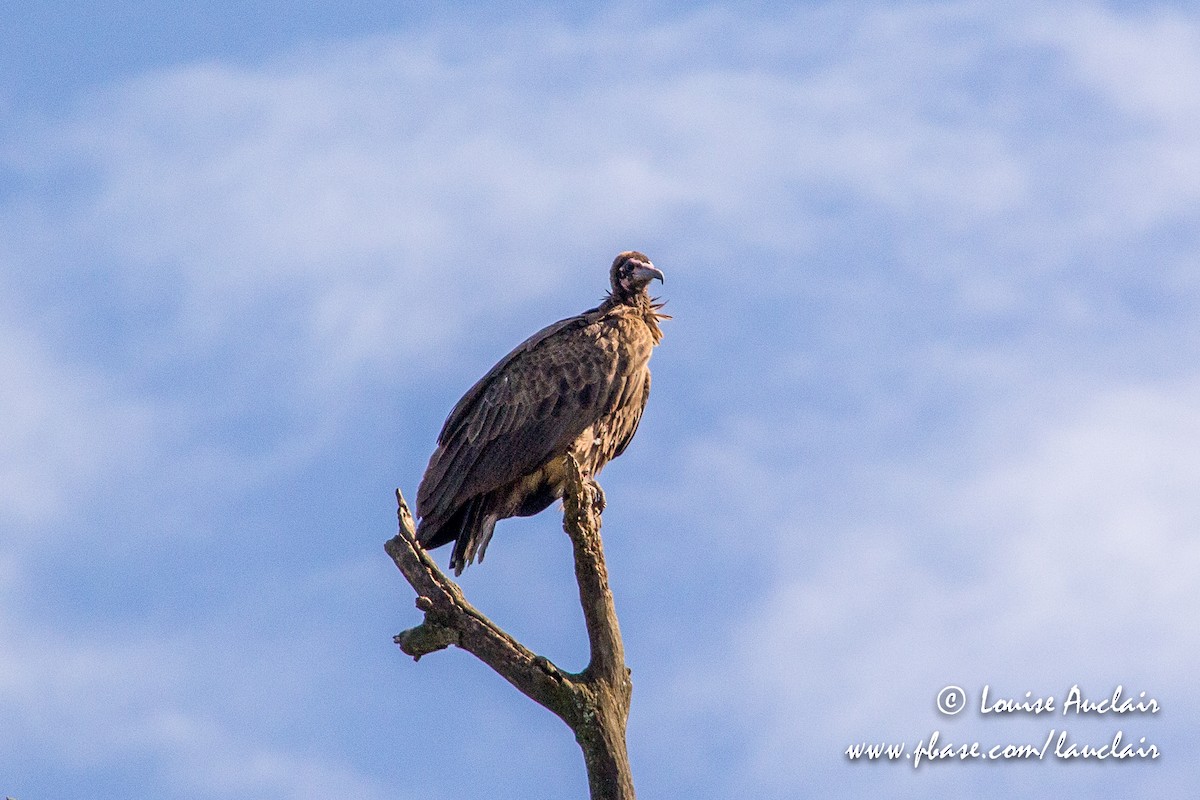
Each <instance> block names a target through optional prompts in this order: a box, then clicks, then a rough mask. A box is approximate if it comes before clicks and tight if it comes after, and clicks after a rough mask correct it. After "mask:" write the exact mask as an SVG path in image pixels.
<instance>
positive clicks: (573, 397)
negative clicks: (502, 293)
mask: <svg viewBox="0 0 1200 800" xmlns="http://www.w3.org/2000/svg"><path fill="white" fill-rule="evenodd" d="M598 318H599V314H598V313H597V312H596V311H591V312H586V313H584V314H581V315H579V316H578V317H571V318H569V319H565V320H562V321H561V322H557V323H555V324H554V325H551V326H549V327H547V328H544V329H543V330H541V331H539V332H538V333H536V334H534V335H533V336H531V337H530V338H529V339H527V340H525V341H524V342H523V343H521V344H520V345H519V346H518V347H517V348H516V349H514V350H513V351H512V352H511V353H509V354H508V355H507V356H505V357H504V358H503V359H501V361H500V362H499V363H498V364H496V366H494V367H492V369H491V370H490V371H489V372H488V373H487V375H485V376H483V378H481V379H480V380H479V382H478V383H476V384H475V385H474V386H472V387H471V389H470V390H469V391H468V392H467V393H466V395H464V396H463V398H462V399H461V400H460V401H459V402H458V404H457V405H456V406H455V407H454V410H453V411H451V412H450V416H449V417H448V418H447V420H446V424H445V425H444V426H443V427H442V432H441V434H440V435H439V436H438V447H437V449H436V450H435V451H434V453H433V456H432V457H431V458H430V459H429V466H428V468H427V469H426V470H425V477H424V478H422V480H421V486H420V488H419V489H418V491H417V511H418V513H419V514H420V515H421V516H422V517H430V516H443V515H448V514H450V513H452V512H453V511H454V509H455V508H456V507H457V506H459V505H460V504H461V503H462V502H464V501H465V500H467V499H469V498H471V497H474V496H476V495H479V494H482V493H484V492H488V491H491V490H493V489H496V488H498V487H500V486H503V485H505V484H507V483H509V482H511V481H513V480H515V479H517V478H519V477H521V476H522V475H525V474H527V473H529V472H531V471H532V470H534V469H536V468H538V467H539V466H541V465H542V464H543V463H545V461H546V460H547V459H549V458H550V457H551V456H553V455H555V454H556V453H559V452H566V449H567V447H569V446H570V444H571V442H573V441H574V440H575V439H576V438H577V437H578V436H579V435H580V434H581V433H583V431H584V430H586V429H587V427H588V426H589V425H591V424H592V423H593V422H595V421H596V419H597V418H598V417H599V415H600V412H601V410H602V409H603V408H604V406H605V404H606V403H607V401H608V397H609V394H610V392H611V391H612V389H613V387H612V384H613V381H614V374H615V372H616V356H615V354H614V353H613V351H612V350H611V349H606V348H603V347H600V346H599V339H600V337H601V336H602V331H600V330H599V327H601V326H599V325H596V324H595V323H597V321H598Z"/></svg>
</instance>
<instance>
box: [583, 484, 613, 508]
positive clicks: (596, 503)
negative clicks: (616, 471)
mask: <svg viewBox="0 0 1200 800" xmlns="http://www.w3.org/2000/svg"><path fill="white" fill-rule="evenodd" d="M587 482H588V485H589V486H591V487H592V490H593V491H594V492H595V494H593V495H592V506H593V507H594V508H595V509H596V511H597V513H600V514H603V513H604V509H605V507H606V506H608V500H607V499H606V498H605V497H604V490H603V489H601V488H600V484H599V482H597V480H596V479H595V478H591V477H589V478H588V479H587Z"/></svg>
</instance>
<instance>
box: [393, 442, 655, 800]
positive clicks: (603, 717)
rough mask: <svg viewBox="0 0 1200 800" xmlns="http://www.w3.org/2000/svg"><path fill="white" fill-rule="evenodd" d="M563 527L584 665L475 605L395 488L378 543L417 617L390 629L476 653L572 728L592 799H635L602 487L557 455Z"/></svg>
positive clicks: (418, 646) (416, 643)
mask: <svg viewBox="0 0 1200 800" xmlns="http://www.w3.org/2000/svg"><path fill="white" fill-rule="evenodd" d="M565 458H566V462H567V463H566V466H567V470H566V473H567V487H566V492H565V493H564V496H563V529H564V530H565V531H566V532H567V535H568V536H570V537H571V543H572V546H573V550H574V554H575V578H576V580H577V582H578V584H579V601H580V604H581V605H582V607H583V617H584V624H585V626H586V628H587V635H588V643H589V645H590V651H591V657H590V659H589V661H588V665H587V667H585V668H584V670H583V671H582V672H579V673H571V672H565V671H563V670H560V669H559V668H558V667H557V666H555V665H554V663H553V662H551V661H550V660H549V659H548V658H546V657H545V656H541V655H538V654H536V653H534V652H532V651H531V650H529V649H528V648H527V647H525V646H524V645H522V644H521V643H520V642H518V641H517V640H516V639H515V638H513V637H512V636H511V635H510V634H509V633H507V632H506V631H505V630H503V629H502V628H500V627H499V626H498V625H496V624H495V623H494V622H492V621H491V620H490V619H488V618H487V617H486V616H485V615H484V614H483V613H481V612H480V611H479V610H478V609H476V608H475V607H474V606H473V605H471V603H470V602H468V601H467V599H466V597H464V596H463V593H462V589H460V588H459V586H458V584H456V583H455V582H454V581H452V580H451V579H450V578H449V577H447V576H446V574H445V573H443V572H442V571H441V569H440V568H438V566H437V564H436V563H434V561H433V559H432V558H430V556H429V554H428V553H427V552H426V551H425V550H424V549H423V548H422V547H421V545H420V544H419V543H418V542H417V539H416V526H415V524H414V523H413V517H412V513H411V512H410V511H409V509H408V505H407V503H405V501H404V496H403V494H401V492H400V490H399V489H397V490H396V505H397V512H396V514H397V518H398V520H399V523H400V530H399V533H397V534H396V536H395V537H393V538H392V539H390V540H389V541H388V542H387V543H386V544H385V545H384V548H385V549H386V550H387V553H388V555H389V556H391V557H392V560H393V561H394V562H395V563H396V566H397V568H399V570H400V572H401V573H402V574H403V575H404V578H405V580H407V581H408V582H409V584H410V585H411V586H412V587H413V589H414V591H416V593H417V600H416V605H417V608H418V609H419V610H420V611H422V612H424V614H425V619H424V621H423V622H422V623H421V624H420V625H418V626H416V627H415V628H410V629H408V630H406V631H403V632H401V633H399V634H397V635H396V637H395V642H396V644H398V645H400V649H401V650H403V651H404V652H405V653H406V654H408V655H410V656H412V658H413V659H414V660H420V659H421V657H422V656H426V655H429V654H430V653H434V652H437V651H438V650H444V649H446V648H447V647H449V646H450V645H456V646H458V647H460V648H462V649H463V650H466V651H468V652H469V653H472V654H473V655H475V656H476V657H477V658H478V659H479V660H481V661H483V662H484V663H485V664H487V665H488V666H489V667H491V668H492V669H493V670H495V671H496V672H497V673H499V674H500V675H501V676H502V677H503V678H504V679H505V680H507V681H508V682H509V683H511V684H512V685H513V686H515V687H516V688H517V689H519V690H520V691H521V692H522V693H524V694H525V695H526V696H527V697H529V698H530V699H532V700H534V701H535V702H537V703H539V704H540V705H542V706H545V707H546V708H547V709H549V710H550V711H552V712H553V713H554V714H555V715H557V716H558V717H559V718H560V719H562V720H563V722H565V723H566V724H567V725H568V726H569V727H570V728H571V730H572V731H574V733H575V738H576V741H578V742H579V746H580V748H581V749H582V751H583V756H584V763H585V765H586V766H587V772H588V785H589V787H590V790H591V797H592V800H633V798H634V789H633V779H632V776H631V775H630V769H629V758H628V754H627V751H626V746H625V727H626V723H627V721H628V719H629V705H630V700H631V697H632V692H633V683H632V680H631V678H630V671H629V668H628V667H627V666H625V648H624V645H623V644H622V642H621V630H620V626H619V625H618V624H617V615H616V609H615V606H614V604H613V597H612V591H611V590H610V589H609V585H608V569H607V567H606V566H605V564H604V547H603V543H602V541H601V539H600V512H601V510H602V508H603V505H602V504H603V502H604V501H603V497H604V495H603V492H602V491H601V490H600V487H599V485H598V484H596V482H595V481H594V480H593V479H591V478H590V477H586V476H585V475H584V474H583V471H582V470H581V469H580V467H579V464H578V462H577V461H576V460H575V459H574V457H572V456H571V455H567V456H565Z"/></svg>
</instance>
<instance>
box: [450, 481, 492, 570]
mask: <svg viewBox="0 0 1200 800" xmlns="http://www.w3.org/2000/svg"><path fill="white" fill-rule="evenodd" d="M487 505H488V504H487V503H486V502H484V498H482V497H477V498H475V499H474V500H472V501H471V502H470V503H469V504H468V507H467V509H466V513H465V514H464V515H463V523H462V528H461V529H460V530H459V533H458V538H457V539H455V541H454V552H453V553H451V554H450V566H451V568H453V569H454V574H455V575H461V574H462V571H463V570H464V569H466V567H467V565H468V564H471V563H473V562H475V561H483V555H484V553H485V552H486V551H487V546H488V542H490V541H491V540H492V531H493V530H495V528H496V520H497V516H496V513H495V512H494V511H489V510H488V508H487Z"/></svg>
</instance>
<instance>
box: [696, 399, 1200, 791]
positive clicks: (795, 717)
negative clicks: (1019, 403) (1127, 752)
mask: <svg viewBox="0 0 1200 800" xmlns="http://www.w3.org/2000/svg"><path fill="white" fill-rule="evenodd" d="M1198 401H1200V385H1198V384H1196V383H1195V382H1194V381H1191V382H1185V383H1175V384H1166V385H1147V386H1132V387H1127V388H1111V389H1105V390H1102V391H1100V392H1098V393H1097V394H1095V395H1093V396H1089V397H1083V398H1070V399H1069V400H1064V401H1060V403H1061V404H1060V405H1058V406H1057V407H1056V406H1055V404H1054V403H1047V404H1046V405H1045V407H1044V408H1045V410H1046V411H1047V412H1048V413H1046V414H1045V415H1044V417H1043V418H1042V419H1040V420H1029V419H1025V418H1021V417H1011V418H1009V419H1008V420H1007V421H1006V422H1005V423H1004V424H1003V425H1001V426H999V429H993V430H991V431H989V436H995V435H996V434H997V433H999V432H1000V430H1003V429H1004V428H1007V434H1008V436H1007V437H1006V436H1004V435H1001V436H1000V437H999V438H995V439H984V440H981V441H972V442H971V444H970V446H972V447H982V448H984V449H983V452H982V453H977V454H976V455H975V459H976V463H975V464H974V466H972V467H971V468H969V469H967V470H965V471H963V470H961V469H960V468H957V467H956V468H955V471H953V472H948V471H947V467H948V466H949V465H950V464H951V463H956V462H958V461H959V459H957V458H946V459H945V461H944V462H941V461H938V460H933V461H932V462H928V463H926V464H924V465H923V466H917V465H914V464H912V463H903V464H900V465H897V466H896V467H895V469H896V470H898V472H897V473H896V474H893V475H889V474H886V473H883V474H880V475H878V477H879V479H880V483H879V505H877V506H876V507H874V508H862V509H861V516H859V517H858V518H857V519H856V518H854V517H849V518H845V519H842V520H840V521H834V522H833V523H832V524H831V523H829V522H828V521H825V522H824V523H823V524H822V523H817V527H815V528H814V524H813V523H812V522H811V521H810V520H808V519H807V518H805V517H804V516H803V514H799V515H797V516H795V517H794V518H793V522H792V527H793V528H794V529H795V530H791V531H787V532H784V533H783V534H782V535H785V536H787V537H788V538H790V539H795V540H796V541H795V543H794V544H789V545H787V546H785V548H784V552H785V553H787V554H788V556H787V557H786V558H785V559H784V560H783V561H782V562H781V564H780V565H779V567H778V570H779V573H780V574H779V579H777V580H776V582H775V583H774V585H773V586H772V587H771V588H769V589H768V591H767V592H766V596H765V598H764V605H763V606H762V607H761V608H758V609H756V610H754V611H753V612H752V613H750V615H749V616H748V617H747V618H746V619H745V620H744V622H743V623H742V625H741V626H740V627H738V628H736V629H734V631H733V632H732V635H731V638H730V639H729V641H728V642H725V643H724V644H723V645H722V647H721V650H722V651H723V652H727V653H728V655H726V656H724V657H723V658H725V659H727V661H726V663H724V664H720V665H717V666H716V667H714V665H712V664H708V665H705V668H708V669H713V670H714V671H713V672H712V673H711V674H710V677H712V678H714V679H715V678H716V677H717V676H718V675H719V676H720V677H719V680H720V684H719V685H716V684H711V685H707V686H706V681H705V680H704V679H703V678H700V677H699V675H701V674H703V673H702V672H695V671H693V672H692V673H691V677H690V678H689V679H688V680H686V681H684V682H682V683H681V684H680V685H679V686H678V687H677V688H676V691H683V692H686V693H688V694H689V696H690V702H691V703H696V704H699V705H701V706H702V707H703V706H705V705H709V707H714V708H716V709H718V711H717V712H716V713H718V714H725V715H727V714H733V715H734V716H735V718H736V717H737V716H738V715H749V718H750V719H753V720H755V723H754V724H753V727H754V728H755V729H756V730H758V731H759V736H758V738H757V741H756V742H755V744H754V745H753V746H752V747H750V748H749V749H750V754H749V756H748V763H747V767H748V769H749V770H750V774H752V775H754V776H756V777H754V778H752V779H750V780H752V781H755V780H761V781H766V782H767V784H769V785H775V786H781V787H785V786H787V785H791V784H792V783H793V782H794V781H795V780H798V779H799V775H798V774H797V773H796V772H795V770H796V769H797V768H798V767H796V764H797V763H798V762H797V761H796V759H795V755H794V754H795V753H796V752H797V749H798V748H802V749H803V751H804V752H805V753H813V754H816V753H818V752H819V751H820V750H821V749H822V748H824V749H825V750H828V751H829V755H830V759H831V762H830V764H832V763H836V764H837V765H838V766H837V767H836V769H841V768H842V767H843V766H844V765H843V764H842V763H841V762H840V761H838V760H837V759H836V756H837V754H838V753H839V752H840V748H839V747H838V745H839V743H841V745H842V746H843V747H844V746H845V745H846V744H849V743H850V742H852V741H858V740H867V741H874V740H880V739H886V738H889V737H890V738H896V739H899V740H903V739H904V738H905V737H910V738H912V742H910V744H911V743H914V742H915V741H916V738H915V737H918V736H925V735H928V733H929V732H930V731H932V730H935V729H938V728H943V729H945V726H946V725H947V724H949V723H950V721H949V720H946V719H943V718H940V717H938V716H936V714H935V713H934V712H933V710H932V707H931V703H932V698H933V697H934V695H935V694H936V692H937V690H938V689H940V688H941V687H942V686H943V685H946V684H947V683H960V684H962V685H963V686H964V687H968V689H969V691H971V692H974V693H976V695H977V692H978V689H979V687H981V686H982V685H983V684H984V683H990V684H992V686H993V687H994V691H1001V692H1003V691H1007V692H1009V693H1012V694H1013V695H1015V696H1017V697H1018V698H1019V697H1022V696H1023V693H1024V692H1025V691H1029V690H1033V691H1035V692H1039V691H1040V692H1044V693H1050V694H1054V693H1057V694H1059V695H1061V694H1062V692H1063V691H1065V690H1066V689H1067V688H1068V687H1069V686H1071V685H1072V683H1075V682H1080V683H1082V684H1083V685H1084V686H1085V691H1089V690H1090V691H1091V692H1092V693H1093V694H1096V695H1103V694H1104V693H1106V692H1111V691H1112V689H1113V688H1115V686H1116V685H1117V684H1124V685H1125V686H1126V689H1127V691H1128V690H1132V693H1134V694H1136V692H1137V691H1141V690H1145V691H1148V692H1149V693H1150V695H1151V696H1156V697H1159V698H1164V697H1170V698H1172V701H1173V702H1174V703H1176V704H1177V705H1179V706H1184V707H1188V706H1194V705H1195V704H1196V703H1197V698H1196V697H1195V693H1194V692H1193V691H1192V690H1191V689H1190V688H1189V686H1190V684H1189V681H1190V676H1191V674H1192V672H1193V671H1194V665H1195V664H1197V663H1200V635H1198V634H1197V631H1196V628H1195V626H1194V624H1193V623H1192V619H1191V617H1190V612H1189V611H1187V609H1189V608H1190V607H1191V606H1192V605H1193V602H1192V599H1193V596H1194V594H1195V576H1196V575H1197V574H1200V544H1198V543H1197V542H1196V539H1195V531H1196V530H1197V526H1198V524H1200V502H1198V500H1197V497H1196V493H1195V492H1194V487H1195V486H1196V485H1197V482H1198V481H1200V457H1198V456H1197V454H1196V453H1195V452H1194V449H1193V448H1190V447H1189V446H1188V444H1187V443H1189V442H1191V441H1194V440H1195V438H1196V436H1197V434H1200V414H1197V411H1196V409H1197V408H1200V403H1198ZM1010 437H1011V438H1010ZM1013 438H1015V439H1016V441H1017V442H1018V444H1017V446H1015V447H1014V446H1013ZM759 478H760V479H761V480H760V481H759V482H757V483H756V485H755V486H754V498H757V497H760V496H777V495H783V496H786V492H788V491H789V490H788V489H787V488H786V487H787V486H789V485H792V483H793V482H794V481H797V480H803V476H802V475H801V476H799V477H798V476H797V475H796V473H795V472H789V473H786V474H784V475H780V476H770V475H760V476H759ZM735 485H736V484H735ZM896 486H900V487H910V488H911V489H912V490H913V491H915V492H918V493H919V495H918V497H917V498H916V500H915V501H914V502H902V503H900V504H896V503H894V502H892V500H891V495H892V493H893V492H894V491H895V487H896ZM793 491H794V490H793ZM742 502H745V503H747V504H750V503H754V502H757V500H745V501H742ZM914 512H915V513H914ZM749 527H751V528H752V529H755V530H759V531H760V532H762V530H763V529H761V528H757V527H755V526H753V525H751V526H749ZM814 538H815V539H820V540H821V542H822V543H821V544H820V545H816V546H805V542H806V541H809V542H811V540H813V539H814ZM830 542H832V544H831V543H830ZM747 611H749V609H747ZM731 680H732V685H733V686H735V687H738V689H737V690H735V691H733V692H730V690H729V688H728V687H729V686H730V685H731V684H730V681H731ZM977 699H978V698H977V697H976V700H977ZM730 702H732V703H734V705H732V706H728V707H727V706H726V705H725V704H726V703H730ZM966 716H967V717H970V716H972V715H966ZM1040 722H1041V720H1039V723H1040ZM1054 722H1056V723H1061V720H1055V721H1054ZM1110 722H1111V721H1110ZM1138 722H1139V723H1141V727H1143V728H1147V725H1146V723H1145V721H1144V720H1139V721H1138ZM748 724H749V723H748ZM964 724H966V725H974V728H969V729H968V728H964V727H961V726H960V727H959V728H954V729H952V730H953V731H955V732H957V734H958V738H960V739H961V738H963V737H964V736H967V734H969V735H970V736H971V737H974V738H980V739H986V738H987V737H991V738H993V739H995V740H996V741H1003V736H1004V735H1011V732H1012V731H1013V730H1019V728H1018V727H1014V726H1009V725H1007V724H1004V725H1002V724H1000V723H999V722H994V721H989V720H983V721H980V720H979V718H978V717H977V716H975V717H974V719H973V720H971V721H970V723H964ZM1084 724H1086V723H1076V725H1077V726H1078V727H1083V726H1084ZM1128 724H1130V725H1132V724H1133V723H1128ZM1052 726H1053V725H1051V726H1050V727H1052ZM1118 727H1120V726H1118ZM1135 727H1136V726H1135ZM1146 732H1147V733H1151V734H1157V736H1158V740H1159V741H1160V742H1161V741H1162V740H1163V739H1167V738H1169V737H1174V736H1176V735H1177V733H1176V732H1171V731H1169V729H1168V728H1167V727H1165V722H1163V721H1159V720H1152V721H1151V724H1150V725H1149V727H1148V728H1147V731H1146ZM1109 733H1110V734H1111V731H1110V732H1109ZM843 740H844V741H843ZM804 763H811V762H804ZM822 769H835V768H834V767H833V766H832V765H829V766H826V767H824V768H822ZM877 777H878V776H875V778H871V779H870V780H875V779H876V778H877ZM1059 777H1061V776H1059ZM1123 777H1124V778H1128V779H1129V780H1131V781H1133V782H1134V785H1136V784H1137V781H1140V780H1142V777H1140V776H1136V775H1133V774H1129V775H1125V776H1123ZM1058 779H1059V778H1058V777H1055V778H1054V780H1055V781H1057V780H1058ZM855 780H857V778H855Z"/></svg>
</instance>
